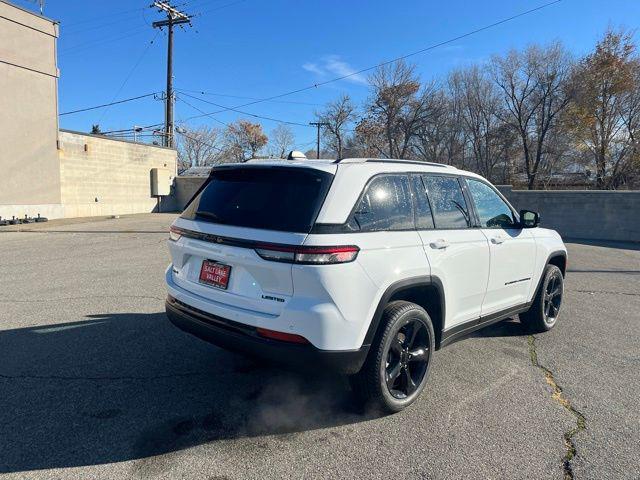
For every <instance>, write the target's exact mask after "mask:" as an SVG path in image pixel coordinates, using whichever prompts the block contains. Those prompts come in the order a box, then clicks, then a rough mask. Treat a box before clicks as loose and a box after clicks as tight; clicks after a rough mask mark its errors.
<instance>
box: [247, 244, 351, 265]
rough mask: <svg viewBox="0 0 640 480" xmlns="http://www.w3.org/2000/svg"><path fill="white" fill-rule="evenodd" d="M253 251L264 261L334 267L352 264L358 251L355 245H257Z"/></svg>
mask: <svg viewBox="0 0 640 480" xmlns="http://www.w3.org/2000/svg"><path fill="white" fill-rule="evenodd" d="M255 251H256V253H257V254H258V255H260V257H262V258H264V259H265V260H271V261H274V262H286V263H298V264H304V265H334V264H336V263H348V262H353V261H354V260H355V259H356V257H357V256H358V252H359V251H360V249H359V248H358V247H356V246H355V245H341V246H333V247H311V246H293V245H291V246H289V245H272V244H259V245H257V246H256V247H255Z"/></svg>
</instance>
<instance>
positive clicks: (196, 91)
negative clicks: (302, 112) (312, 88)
mask: <svg viewBox="0 0 640 480" xmlns="http://www.w3.org/2000/svg"><path fill="white" fill-rule="evenodd" d="M176 90H178V91H180V92H190V93H199V94H200V95H210V96H213V97H226V98H237V99H240V100H260V99H259V98H257V97H246V96H242V95H229V94H227V93H217V92H205V91H203V90H194V89H189V88H176ZM270 101H271V102H274V103H286V104H290V105H305V106H309V107H321V106H322V104H320V103H311V102H297V101H294V100H270Z"/></svg>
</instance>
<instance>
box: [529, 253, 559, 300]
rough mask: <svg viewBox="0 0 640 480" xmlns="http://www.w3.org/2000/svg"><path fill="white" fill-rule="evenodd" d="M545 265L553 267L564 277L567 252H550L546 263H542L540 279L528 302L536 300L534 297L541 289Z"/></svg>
mask: <svg viewBox="0 0 640 480" xmlns="http://www.w3.org/2000/svg"><path fill="white" fill-rule="evenodd" d="M547 265H555V266H556V267H558V268H559V269H560V271H561V272H562V276H563V277H566V271H567V252H566V251H565V250H556V251H553V252H551V253H550V254H549V255H548V256H547V261H546V262H544V265H543V266H542V271H541V272H540V278H539V279H538V284H537V285H536V289H535V290H534V291H533V295H532V297H531V298H530V299H529V300H530V301H533V300H534V299H535V298H536V295H538V292H539V291H540V288H541V287H542V282H543V281H544V272H545V269H546V268H547Z"/></svg>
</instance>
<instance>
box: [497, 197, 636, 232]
mask: <svg viewBox="0 0 640 480" xmlns="http://www.w3.org/2000/svg"><path fill="white" fill-rule="evenodd" d="M498 189H499V190H500V191H501V192H502V194H503V195H504V196H505V197H507V199H508V200H509V202H511V204H512V205H513V206H514V207H515V208H517V209H518V210H520V209H527V210H534V211H536V212H539V213H540V218H541V226H543V227H548V228H553V229H554V230H557V231H558V232H559V233H560V235H562V236H563V237H564V238H569V239H571V238H573V239H584V240H609V241H625V242H640V222H638V219H637V216H638V212H639V211H640V191H608V190H513V189H512V187H511V186H498Z"/></svg>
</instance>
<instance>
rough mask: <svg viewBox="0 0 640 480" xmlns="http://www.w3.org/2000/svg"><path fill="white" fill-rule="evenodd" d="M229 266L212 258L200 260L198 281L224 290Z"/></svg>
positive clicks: (227, 282)
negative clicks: (200, 266)
mask: <svg viewBox="0 0 640 480" xmlns="http://www.w3.org/2000/svg"><path fill="white" fill-rule="evenodd" d="M230 276H231V267H230V266H229V265H224V264H222V263H218V262H214V261H212V260H205V261H203V262H202V268H201V269H200V283H204V284H206V285H211V286H212V287H216V288H221V289H223V290H226V289H227V287H228V286H229V277H230Z"/></svg>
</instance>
